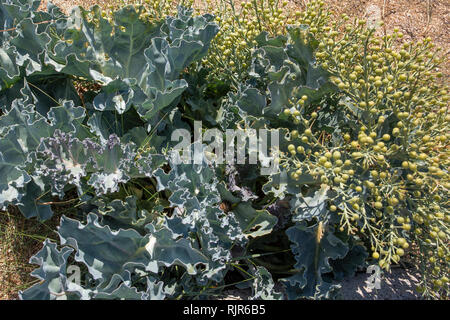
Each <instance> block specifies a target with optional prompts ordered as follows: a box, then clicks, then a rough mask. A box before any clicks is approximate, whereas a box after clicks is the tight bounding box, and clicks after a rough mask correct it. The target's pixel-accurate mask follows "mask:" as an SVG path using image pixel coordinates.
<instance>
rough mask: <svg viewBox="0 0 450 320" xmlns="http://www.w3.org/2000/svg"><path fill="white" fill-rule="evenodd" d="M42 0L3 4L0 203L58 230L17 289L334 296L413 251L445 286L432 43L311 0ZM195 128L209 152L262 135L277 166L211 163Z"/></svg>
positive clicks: (441, 94)
mask: <svg viewBox="0 0 450 320" xmlns="http://www.w3.org/2000/svg"><path fill="white" fill-rule="evenodd" d="M40 2H41V1H40V0H1V5H0V29H1V30H0V44H1V47H0V80H1V81H0V209H1V208H3V209H7V208H10V207H11V206H16V207H17V208H18V210H19V211H20V212H21V213H22V214H23V215H24V216H25V217H27V218H30V219H37V220H40V221H44V220H48V219H50V218H51V217H53V216H54V215H57V216H58V217H59V219H60V223H59V226H58V228H57V234H58V235H59V241H57V242H55V241H52V240H49V239H47V240H46V241H45V242H44V244H43V247H42V249H41V250H40V251H39V252H38V253H37V254H36V255H34V256H33V257H32V258H31V259H30V263H33V264H36V265H38V268H37V269H36V270H34V271H33V272H32V276H34V277H36V278H37V279H39V282H38V283H37V284H35V285H33V286H32V287H30V288H27V289H26V290H24V291H21V292H20V293H19V296H20V298H22V299H210V298H212V297H216V296H223V295H224V294H226V292H227V290H228V289H229V288H238V289H241V290H243V291H245V292H246V293H247V294H248V297H249V298H250V299H300V298H307V299H331V298H336V297H338V294H339V288H340V284H339V283H340V281H341V280H342V279H344V278H345V277H351V276H353V275H354V274H355V272H356V271H358V270H359V269H360V270H364V268H365V267H367V266H368V265H370V264H379V266H380V267H382V268H383V269H384V270H386V271H388V270H389V268H390V266H391V265H392V264H397V263H399V262H400V261H401V260H402V259H403V258H402V257H403V256H407V255H408V254H410V255H411V256H412V257H414V256H417V257H420V258H421V259H422V261H421V263H420V266H419V267H420V269H421V271H422V280H421V282H422V284H421V286H420V287H419V291H420V292H422V293H423V294H424V295H426V296H428V297H430V296H431V297H441V298H442V297H445V296H446V295H447V292H448V278H447V276H448V271H449V267H448V261H449V258H450V255H449V249H448V237H449V217H450V214H449V211H448V209H449V207H448V189H449V179H448V165H449V163H448V141H449V138H450V137H449V133H448V132H449V120H450V119H449V114H448V94H447V91H446V89H445V85H442V84H440V83H441V82H439V81H438V77H439V76H440V74H439V73H437V72H436V67H437V65H438V63H439V59H438V58H437V56H436V53H435V52H434V51H433V50H432V45H431V44H430V41H428V40H425V41H424V42H422V43H419V44H417V45H411V44H407V45H404V47H403V48H401V49H396V48H395V41H396V40H397V39H398V38H399V37H400V36H401V34H399V33H398V32H396V33H395V34H394V35H393V36H384V37H382V38H378V37H377V36H375V35H374V30H373V29H371V28H369V27H367V26H365V24H364V22H360V21H356V22H355V23H354V24H348V25H339V24H336V23H334V24H332V25H331V26H326V24H327V23H328V20H327V18H328V16H329V14H328V13H327V11H326V9H324V4H323V2H322V1H311V2H310V5H309V6H308V8H307V9H306V11H305V12H300V11H298V12H291V13H290V15H289V14H288V13H286V14H285V12H286V10H285V9H282V8H284V7H286V5H287V3H284V2H283V3H278V2H277V1H253V2H243V3H242V5H241V6H240V7H239V8H235V7H234V6H233V2H230V3H228V2H220V3H221V4H222V5H223V6H220V5H216V6H214V4H213V3H212V2H211V1H207V4H206V6H205V8H206V9H211V13H214V14H209V13H202V12H200V11H194V10H193V9H192V8H190V3H187V4H186V3H183V4H184V5H187V6H184V5H179V6H174V5H173V4H174V1H167V2H164V1H154V2H151V1H150V2H149V1H141V2H142V3H141V5H136V4H135V5H132V4H130V5H126V6H121V7H120V8H115V9H114V10H108V11H104V10H103V9H101V8H100V7H98V6H94V7H92V8H91V9H89V10H88V9H84V8H81V7H76V8H74V9H73V10H72V12H71V13H70V14H69V15H66V14H64V13H63V12H62V11H61V10H60V9H59V8H58V7H56V6H54V5H52V4H50V3H49V4H48V6H47V9H46V10H45V11H41V9H39V7H40ZM213 7H215V9H214V10H213ZM212 11H214V12H212ZM281 21H282V23H281V24H280V22H281ZM343 21H346V20H345V19H343ZM338 30H339V31H338ZM198 123H201V124H202V127H201V128H200V135H201V133H204V134H205V135H206V133H211V132H215V133H216V135H215V137H214V142H215V143H216V145H217V143H218V142H221V141H225V140H226V138H227V136H228V133H229V132H231V131H232V130H234V131H236V130H241V131H242V132H246V133H248V132H262V131H264V130H265V131H266V132H268V133H269V134H268V137H269V138H268V140H267V141H265V142H266V143H265V144H263V145H258V147H257V148H258V150H257V151H258V152H257V153H258V154H261V152H262V151H266V153H265V154H266V156H267V157H268V158H267V159H268V162H269V163H271V164H272V165H273V169H274V170H270V171H264V169H265V168H266V167H267V163H265V162H264V161H259V162H257V163H252V162H251V161H246V162H245V163H240V162H239V161H234V160H233V159H234V158H233V159H230V158H229V157H227V161H225V162H224V163H222V162H219V161H213V160H214V159H216V160H217V158H215V156H217V154H214V153H211V152H203V151H204V150H207V147H208V143H206V142H205V141H198V140H197V139H196V138H195V137H196V134H195V133H194V131H196V129H197V127H198ZM177 132H193V134H192V136H193V137H194V139H192V137H187V142H188V144H187V147H186V148H184V149H183V153H182V157H181V158H183V156H186V154H194V157H193V158H192V157H191V161H183V162H180V161H179V160H180V158H179V157H178V156H179V155H181V154H180V152H179V150H178V148H177V146H179V143H180V140H179V139H180V138H183V139H184V138H186V137H183V136H181V135H177V134H174V133H177ZM197 134H198V132H197ZM244 138H245V137H244ZM247 138H248V140H249V145H251V143H250V140H251V138H250V137H247ZM237 139H239V137H237ZM236 141H238V140H236ZM184 142H186V140H184ZM245 142H246V140H243V145H244V146H245V145H246V144H245ZM227 143H228V141H227ZM237 144H238V145H239V142H238V143H237ZM241 146H242V144H241ZM264 147H267V148H266V149H267V150H261V149H263V148H264ZM248 149H249V150H248V151H249V152H248V154H247V155H246V156H247V160H249V158H251V156H252V155H251V153H252V151H255V150H252V148H251V147H249V148H248ZM199 150H200V152H198V151H199ZM215 151H217V150H215ZM185 153H186V154H185ZM176 155H177V156H176ZM219 156H220V155H219ZM227 156H228V155H227ZM184 159H186V158H184ZM267 159H266V160H267ZM228 160H229V161H228ZM266 162H267V161H266ZM61 206H70V209H71V210H70V213H69V214H68V213H67V210H64V211H62V210H60V209H59V208H60V207H61ZM412 259H413V258H412Z"/></svg>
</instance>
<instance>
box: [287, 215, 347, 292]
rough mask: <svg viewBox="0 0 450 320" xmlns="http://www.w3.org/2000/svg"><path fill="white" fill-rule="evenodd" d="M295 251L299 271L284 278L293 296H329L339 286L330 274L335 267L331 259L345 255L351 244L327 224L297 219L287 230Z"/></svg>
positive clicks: (296, 265)
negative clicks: (310, 223)
mask: <svg viewBox="0 0 450 320" xmlns="http://www.w3.org/2000/svg"><path fill="white" fill-rule="evenodd" d="M286 234H287V236H288V237H289V240H290V241H291V242H292V245H291V249H292V252H293V254H294V255H295V260H296V261H297V263H296V264H295V266H294V267H295V269H296V270H298V272H297V273H296V274H295V275H293V276H291V277H289V278H285V279H283V284H284V286H285V288H286V292H287V295H288V298H289V299H298V298H300V297H309V298H319V299H320V298H329V297H330V294H332V292H333V291H335V290H336V289H337V288H339V286H338V285H336V284H334V283H332V279H329V278H328V277H327V276H326V274H327V273H330V272H332V271H333V269H332V267H331V264H330V263H331V261H332V260H337V259H342V258H344V257H345V255H346V254H347V252H348V246H347V244H345V243H344V242H342V240H340V239H339V238H337V237H336V236H335V235H334V234H333V233H332V232H331V231H329V230H328V229H327V228H324V229H322V227H319V226H311V227H306V226H304V225H301V224H299V223H297V224H296V225H295V226H293V227H290V228H289V229H287V230H286Z"/></svg>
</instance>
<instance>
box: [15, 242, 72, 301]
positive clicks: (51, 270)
mask: <svg viewBox="0 0 450 320" xmlns="http://www.w3.org/2000/svg"><path fill="white" fill-rule="evenodd" d="M72 252H73V249H72V248H68V247H64V248H62V249H61V250H58V249H57V247H56V243H54V242H52V241H50V240H48V239H47V240H45V241H44V246H43V248H42V249H41V250H40V251H39V252H38V253H37V254H35V255H34V256H33V257H31V258H30V263H34V264H38V265H39V268H38V269H36V270H34V271H33V272H32V273H31V275H32V276H33V277H36V278H38V279H39V280H42V281H41V282H40V283H38V284H35V285H34V286H32V287H31V288H28V289H27V290H25V291H23V292H22V291H21V292H19V297H20V299H23V300H60V299H63V300H65V299H67V295H66V292H65V291H66V285H65V284H66V280H67V274H66V269H67V258H68V257H69V255H70V254H71V253H72Z"/></svg>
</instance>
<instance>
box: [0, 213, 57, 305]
mask: <svg viewBox="0 0 450 320" xmlns="http://www.w3.org/2000/svg"><path fill="white" fill-rule="evenodd" d="M56 221H57V218H56V217H55V218H54V219H52V220H50V221H48V222H46V223H41V222H38V221H36V220H32V219H25V218H24V217H23V216H22V214H21V213H20V212H19V211H18V210H17V209H16V208H9V210H8V211H7V212H4V211H0V299H1V300H4V299H16V298H17V293H18V291H19V290H23V289H26V288H27V287H29V286H30V285H32V284H33V283H35V282H36V279H35V278H32V277H31V276H30V275H29V274H30V272H31V271H32V270H33V269H34V268H35V267H36V266H33V265H30V264H28V260H29V259H30V257H31V256H32V255H34V254H35V253H36V252H37V251H39V250H40V249H41V247H42V242H43V241H44V240H45V238H47V237H48V238H51V239H56V238H57V235H56V234H55V232H54V231H53V230H55V226H56Z"/></svg>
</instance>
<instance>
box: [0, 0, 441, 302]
mask: <svg viewBox="0 0 450 320" xmlns="http://www.w3.org/2000/svg"><path fill="white" fill-rule="evenodd" d="M115 1H116V0H102V1H98V0H53V1H52V2H53V3H54V4H56V5H58V6H59V7H61V8H62V9H63V10H64V11H65V12H70V9H71V7H72V6H75V5H82V6H84V7H89V6H92V5H94V4H100V5H102V6H107V5H110V4H113V3H115ZM43 2H44V3H43V4H44V5H45V3H46V2H47V1H46V0H44V1H43ZM290 2H291V3H290V5H289V6H290V7H301V6H303V5H304V3H305V1H304V0H291V1H290ZM325 2H326V3H327V4H328V5H329V6H330V8H331V9H332V10H333V11H334V12H335V14H336V16H338V15H340V14H342V13H346V14H347V15H349V16H350V17H358V18H370V16H371V15H372V16H373V15H374V14H375V15H376V14H377V13H379V14H380V15H381V18H382V19H383V20H384V22H385V26H384V30H382V32H390V31H392V30H393V29H394V28H395V27H398V28H399V29H400V31H402V32H403V33H404V34H405V38H406V40H419V39H421V38H423V37H428V36H430V37H431V38H432V39H433V41H434V43H436V44H437V45H438V46H440V47H442V48H443V49H444V50H443V51H444V53H445V54H446V55H447V56H448V54H449V53H450V32H449V28H448V26H449V25H450V21H449V20H450V1H448V0H357V1H355V0H325ZM448 60H449V59H447V63H445V64H444V65H443V70H442V72H443V73H444V75H445V78H446V79H448V77H449V68H448V67H449V61H448ZM56 216H57V215H55V217H54V218H53V219H52V220H51V221H49V222H47V223H39V222H37V221H35V220H26V219H25V218H23V217H22V215H21V214H20V212H17V210H14V209H13V210H10V211H9V212H1V211H0V299H16V298H17V291H18V290H21V289H24V288H26V287H28V286H29V285H30V284H32V283H33V281H35V280H34V279H33V278H31V277H30V276H29V273H30V272H31V271H32V270H33V269H34V267H35V266H31V265H29V264H28V260H29V258H30V257H31V256H32V255H33V254H35V253H36V252H37V251H38V250H39V249H40V248H41V243H42V241H43V240H44V239H45V238H46V237H50V238H56V235H55V233H54V231H53V230H55V226H56V224H57V220H58V218H57V217H56Z"/></svg>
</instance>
